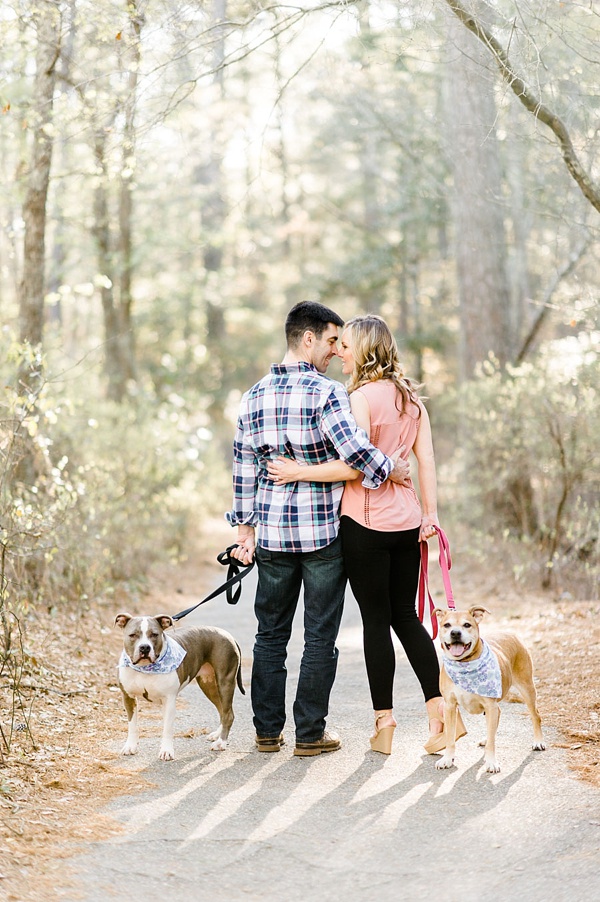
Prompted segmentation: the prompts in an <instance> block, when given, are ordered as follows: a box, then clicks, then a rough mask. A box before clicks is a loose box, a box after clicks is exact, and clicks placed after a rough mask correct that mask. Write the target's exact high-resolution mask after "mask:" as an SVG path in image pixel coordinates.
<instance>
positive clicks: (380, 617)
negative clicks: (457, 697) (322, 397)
mask: <svg viewBox="0 0 600 902" xmlns="http://www.w3.org/2000/svg"><path fill="white" fill-rule="evenodd" d="M339 356H340V357H341V358H342V360H343V367H342V372H343V373H344V374H345V375H347V376H349V377H350V379H349V381H348V391H349V393H350V403H351V407H352V412H353V414H354V417H355V419H356V422H357V423H358V425H359V426H362V428H363V429H364V430H365V431H366V433H367V435H369V436H370V439H371V442H372V443H373V444H374V445H376V446H377V447H378V448H380V449H381V450H382V451H383V452H384V453H385V454H387V455H389V456H392V455H396V454H397V452H398V451H399V450H400V451H401V453H402V455H403V456H405V457H406V456H408V453H409V451H411V450H412V451H413V452H414V454H415V457H416V459H417V462H418V466H419V487H420V491H421V500H422V505H423V508H422V509H421V505H420V504H419V499H418V497H417V494H416V492H415V490H414V488H413V485H412V482H411V481H410V479H409V480H408V481H407V484H406V485H397V484H395V483H393V482H391V481H389V480H388V481H387V482H386V483H384V485H382V486H380V487H379V488H378V489H374V490H372V489H367V488H364V487H363V485H362V480H359V479H358V477H359V476H360V475H361V474H360V473H358V472H357V471H355V470H351V469H350V467H348V466H347V464H345V463H343V462H342V461H331V462H329V463H326V464H318V465H314V466H300V465H299V464H297V463H295V461H291V460H289V459H287V458H279V459H278V460H276V461H272V462H270V463H269V465H268V470H269V474H270V475H271V477H272V478H273V479H274V480H275V482H276V483H277V484H279V485H283V484H284V483H287V482H296V481H309V482H329V481H339V480H342V481H345V482H346V488H345V490H344V495H343V497H342V507H341V520H340V533H341V536H342V544H343V549H344V561H345V564H346V570H347V573H348V578H349V580H350V586H351V588H352V592H353V594H354V596H355V598H356V600H357V602H358V605H359V608H360V612H361V616H362V621H363V637H364V653H365V663H366V667H367V675H368V679H369V687H370V690H371V698H372V701H373V708H374V713H375V729H374V732H373V735H372V736H371V748H372V749H373V750H374V751H378V752H383V753H384V754H387V755H389V754H390V752H391V748H392V738H393V733H394V729H395V727H396V721H395V719H394V714H393V705H392V696H393V681H394V671H395V652H394V646H393V641H392V636H391V630H392V629H393V630H394V632H395V633H396V635H397V636H398V638H399V640H400V642H401V643H402V646H403V648H404V650H405V652H406V655H407V657H408V660H409V662H410V664H411V666H412V668H413V670H414V672H415V674H416V676H417V678H418V680H419V682H420V684H421V689H422V691H423V695H424V698H425V704H426V708H427V714H428V717H429V733H430V735H429V739H428V740H427V742H426V743H425V749H426V751H427V752H429V753H430V754H432V753H434V752H437V751H440V750H441V749H443V748H445V737H444V732H443V729H444V725H443V703H442V699H441V696H440V691H439V664H438V658H437V654H436V651H435V647H434V645H433V642H432V640H431V637H430V636H429V633H428V632H427V630H426V629H425V628H424V626H423V624H422V623H421V622H420V621H419V618H418V617H417V613H416V608H415V599H416V594H417V586H418V580H419V566H420V551H419V542H421V541H427V539H429V538H431V536H433V535H434V534H435V528H434V527H435V526H436V525H437V522H438V518H437V510H436V508H437V487H436V474H435V459H434V453H433V442H432V438H431V428H430V424H429V417H428V415H427V411H426V410H425V407H424V406H423V403H422V402H421V400H420V399H419V397H418V395H417V391H416V386H415V384H414V383H413V382H412V381H411V380H410V379H408V378H406V377H405V376H404V374H403V372H402V368H401V366H400V362H399V359H398V348H397V345H396V342H395V340H394V337H393V335H392V334H391V332H390V330H389V328H388V326H387V324H386V322H385V320H383V319H382V318H381V317H380V316H375V315H367V316H357V317H355V318H354V319H351V320H350V321H349V322H348V323H347V324H346V327H345V330H344V333H343V335H342V340H341V350H340V352H339ZM459 726H460V729H457V732H460V731H461V729H463V730H464V727H463V726H462V724H460V725H459ZM460 734H461V735H464V733H463V732H461V733H460ZM457 738H458V737H457Z"/></svg>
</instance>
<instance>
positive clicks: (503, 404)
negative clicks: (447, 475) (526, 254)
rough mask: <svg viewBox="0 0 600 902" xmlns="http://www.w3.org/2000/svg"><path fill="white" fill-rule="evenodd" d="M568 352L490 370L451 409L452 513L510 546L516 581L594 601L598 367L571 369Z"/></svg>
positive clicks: (558, 347)
mask: <svg viewBox="0 0 600 902" xmlns="http://www.w3.org/2000/svg"><path fill="white" fill-rule="evenodd" d="M569 347H570V346H569V345H568V344H567V345H566V346H565V343H564V342H555V343H551V344H550V345H549V346H548V348H547V350H546V353H545V355H544V356H542V357H540V358H539V359H538V360H537V361H536V363H535V364H523V365H522V366H520V367H515V368H510V367H509V368H507V370H506V371H501V370H500V368H499V367H498V366H497V365H496V364H495V363H494V362H492V361H488V362H486V363H485V364H484V365H483V366H482V367H481V369H480V372H479V373H478V374H477V377H476V378H475V379H473V380H472V381H471V382H469V383H467V384H465V385H464V386H463V387H462V389H461V390H460V391H459V392H457V394H456V395H455V396H454V397H453V398H451V399H449V403H446V404H445V411H444V418H445V419H446V420H449V418H450V416H451V413H450V411H453V413H454V416H456V415H458V418H459V429H458V430H457V434H458V435H459V441H460V446H459V447H458V448H457V449H456V454H455V456H454V459H453V467H454V475H453V478H452V479H451V481H450V482H451V485H452V484H453V485H454V486H455V488H456V492H455V493H454V497H453V499H452V505H451V506H452V507H453V508H454V510H455V512H456V513H457V515H458V516H460V518H461V519H462V521H463V522H466V523H468V524H470V525H471V526H472V527H474V528H476V529H477V530H480V531H482V532H483V533H484V534H486V536H488V537H491V536H493V537H494V539H495V540H497V539H498V537H499V536H500V537H502V539H503V540H504V541H505V542H507V543H508V544H509V545H512V548H513V551H514V556H515V558H516V560H517V563H515V571H516V572H517V571H519V572H521V571H523V570H527V571H528V572H532V570H535V571H537V572H538V573H539V574H540V578H541V582H542V585H543V586H544V587H546V588H547V587H550V586H554V587H555V588H562V589H566V588H567V587H569V586H571V588H573V582H572V581H573V580H575V582H576V583H577V586H578V589H579V590H580V591H584V592H586V593H591V594H594V595H596V594H597V591H598V590H597V585H598V574H599V572H600V546H599V538H598V537H599V535H600V507H599V504H598V501H599V498H600V470H599V468H598V465H597V449H598V446H599V445H600V403H599V402H600V367H599V365H598V359H597V355H596V354H595V353H594V352H592V351H591V350H590V351H589V353H586V352H585V351H583V352H580V353H579V354H578V355H576V357H575V362H573V361H572V360H568V361H567V362H565V356H564V352H565V349H566V348H569ZM574 356H575V355H574ZM450 491H452V490H451V489H450ZM519 546H520V547H519ZM527 561H529V564H527V563H524V562H527Z"/></svg>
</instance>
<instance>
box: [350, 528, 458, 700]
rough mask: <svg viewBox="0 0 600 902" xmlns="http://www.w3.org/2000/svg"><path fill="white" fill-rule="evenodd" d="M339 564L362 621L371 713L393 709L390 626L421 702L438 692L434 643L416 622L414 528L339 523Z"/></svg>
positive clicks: (416, 543) (417, 561)
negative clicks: (385, 528)
mask: <svg viewBox="0 0 600 902" xmlns="http://www.w3.org/2000/svg"><path fill="white" fill-rule="evenodd" d="M340 531H341V536H342V546H343V549H344V563H345V566H346V572H347V574H348V579H349V580H350V586H351V588H352V592H353V594H354V597H355V598H356V600H357V602H358V606H359V608H360V613H361V615H362V621H363V639H364V649H365V663H366V665H367V676H368V679H369V687H370V690H371V698H372V700H373V708H374V710H375V711H379V710H385V709H387V708H392V707H393V702H392V699H393V683H394V672H395V668H396V656H395V652H394V645H393V642H392V635H391V632H390V628H391V629H393V630H394V632H395V633H396V635H397V636H398V639H399V640H400V642H401V643H402V646H403V648H404V651H405V652H406V656H407V658H408V660H409V662H410V665H411V667H412V669H413V670H414V672H415V674H416V676H417V679H418V680H419V683H420V684H421V689H422V690H423V695H424V696H425V701H428V700H429V699H430V698H436V697H437V696H438V695H439V694H440V687H439V673H440V672H439V664H438V658H437V654H436V651H435V647H434V644H433V641H432V639H431V637H430V635H429V633H428V632H427V630H426V629H425V627H424V626H423V624H422V623H421V621H420V620H419V618H418V616H417V611H416V604H415V602H416V597H417V588H418V583H419V566H420V551H419V529H418V528H417V529H408V530H402V531H399V532H377V531H376V530H374V529H367V528H366V527H365V526H361V525H360V524H359V523H357V522H356V521H355V520H352V519H350V517H342V519H341V530H340Z"/></svg>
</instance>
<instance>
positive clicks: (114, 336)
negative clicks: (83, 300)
mask: <svg viewBox="0 0 600 902" xmlns="http://www.w3.org/2000/svg"><path fill="white" fill-rule="evenodd" d="M106 135H107V130H106V129H105V128H104V127H98V128H97V129H96V135H95V140H94V157H95V160H96V166H97V169H98V182H97V185H96V190H95V192H94V226H93V234H94V240H95V242H96V254H97V268H98V276H99V277H100V299H101V301H102V315H103V319H104V372H105V375H106V380H107V390H106V392H107V396H108V397H109V398H110V399H111V400H113V401H122V400H123V397H124V395H125V386H126V368H125V366H124V365H123V360H122V353H121V351H122V347H121V322H120V317H119V311H118V309H117V308H116V306H115V299H114V285H115V274H114V265H113V259H112V254H111V240H110V217H109V203H108V174H107V171H106Z"/></svg>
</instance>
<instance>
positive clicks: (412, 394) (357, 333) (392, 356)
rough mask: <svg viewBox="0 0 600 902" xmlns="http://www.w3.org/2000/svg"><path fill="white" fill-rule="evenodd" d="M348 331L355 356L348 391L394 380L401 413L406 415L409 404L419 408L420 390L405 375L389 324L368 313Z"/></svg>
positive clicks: (349, 327) (348, 324) (352, 322)
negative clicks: (417, 405)
mask: <svg viewBox="0 0 600 902" xmlns="http://www.w3.org/2000/svg"><path fill="white" fill-rule="evenodd" d="M345 328H346V329H349V330H350V334H351V336H352V353H353V355H354V372H353V373H352V375H351V377H350V379H349V380H348V384H347V388H348V391H349V392H353V391H356V389H357V388H360V387H361V385H366V383H367V382H376V381H377V380H378V379H390V380H391V381H392V382H393V383H394V385H395V386H396V388H397V389H398V393H399V395H400V399H401V406H400V408H399V410H400V413H404V411H405V410H406V406H407V405H408V404H410V403H412V404H417V403H418V400H419V395H418V394H417V391H418V389H419V388H420V386H419V385H417V383H416V382H413V381H412V379H409V378H408V376H405V375H404V371H403V369H402V365H401V364H400V358H399V355H398V345H397V344H396V339H395V338H394V336H393V335H392V333H391V332H390V328H389V326H388V324H387V323H386V321H385V320H384V319H383V318H382V317H381V316H377V315H376V314H375V313H368V314H366V315H364V316H355V317H353V319H351V320H348V322H347V323H346V325H345ZM396 406H398V405H397V404H396ZM419 415H420V410H419Z"/></svg>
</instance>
